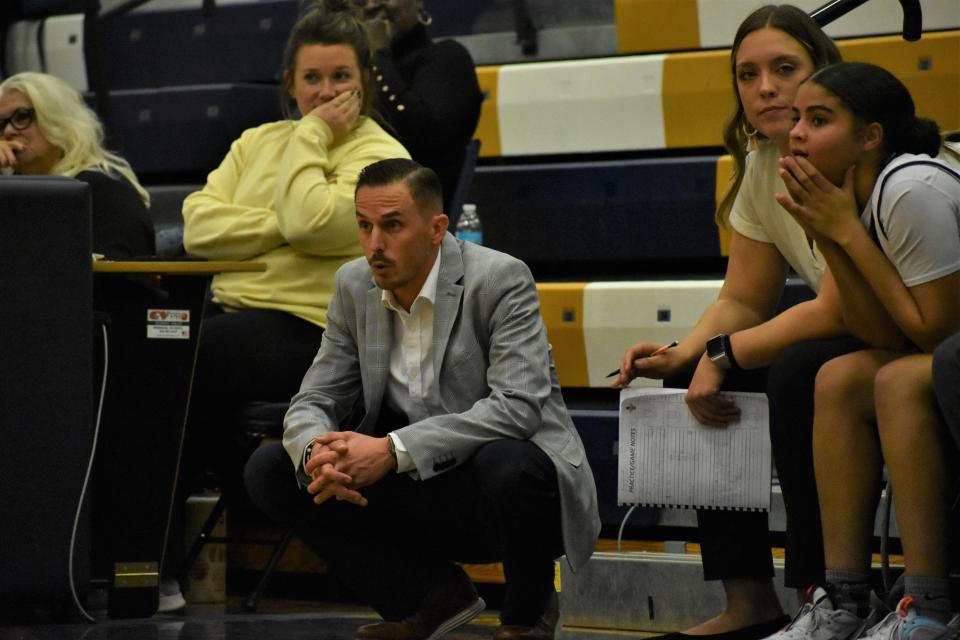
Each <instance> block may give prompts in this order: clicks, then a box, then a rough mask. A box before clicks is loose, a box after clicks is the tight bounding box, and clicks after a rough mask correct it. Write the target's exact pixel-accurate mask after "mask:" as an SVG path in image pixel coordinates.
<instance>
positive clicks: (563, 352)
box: [537, 282, 589, 387]
mask: <svg viewBox="0 0 960 640" xmlns="http://www.w3.org/2000/svg"><path fill="white" fill-rule="evenodd" d="M584 287H586V283H585V282H562V283H537V293H538V294H540V312H541V314H542V315H543V322H544V325H546V327H547V339H548V340H549V341H550V344H551V346H552V347H553V361H554V363H556V366H557V376H558V377H559V378H560V385H561V386H564V387H586V386H589V384H588V377H587V348H586V345H585V343H584V340H583V290H584Z"/></svg>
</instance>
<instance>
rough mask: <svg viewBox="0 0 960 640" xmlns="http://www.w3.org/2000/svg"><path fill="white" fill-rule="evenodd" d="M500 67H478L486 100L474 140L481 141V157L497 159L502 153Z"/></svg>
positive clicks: (479, 78) (478, 79) (478, 78)
mask: <svg viewBox="0 0 960 640" xmlns="http://www.w3.org/2000/svg"><path fill="white" fill-rule="evenodd" d="M499 75H500V67H499V66H490V67H477V81H478V82H479V83H480V90H481V91H483V94H484V100H483V104H482V105H481V107H480V122H478V123H477V132H476V133H475V134H473V137H474V138H477V139H478V140H480V155H481V156H485V157H496V156H499V155H500V154H501V151H500V118H499V115H498V113H497V96H498V92H497V79H498V77H499Z"/></svg>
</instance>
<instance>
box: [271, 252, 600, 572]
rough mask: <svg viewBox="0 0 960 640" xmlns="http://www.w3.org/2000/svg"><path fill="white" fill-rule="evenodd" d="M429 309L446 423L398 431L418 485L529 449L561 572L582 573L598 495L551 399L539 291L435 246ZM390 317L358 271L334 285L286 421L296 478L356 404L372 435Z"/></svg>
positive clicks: (511, 268) (501, 264) (522, 277)
mask: <svg viewBox="0 0 960 640" xmlns="http://www.w3.org/2000/svg"><path fill="white" fill-rule="evenodd" d="M440 255H441V258H440V273H439V279H438V282H437V296H436V303H435V306H434V335H433V340H434V344H433V356H434V370H435V371H436V380H435V384H438V385H439V386H440V393H439V396H440V400H441V402H442V404H443V407H444V409H445V410H446V413H444V414H442V415H435V416H431V417H429V418H427V419H425V420H421V421H419V422H415V423H413V424H411V425H409V426H407V427H403V428H402V429H400V430H398V431H397V435H399V436H400V439H401V440H402V441H403V443H404V445H405V446H406V447H407V449H408V451H409V453H410V455H411V457H412V458H413V461H414V463H415V464H416V467H417V472H418V473H419V475H420V478H421V480H429V479H430V478H432V477H434V476H436V475H438V474H440V473H443V472H445V471H448V470H450V469H453V468H454V467H456V466H458V465H460V464H462V463H463V462H464V461H466V460H467V459H469V458H470V456H471V455H473V453H474V451H476V450H477V449H478V448H479V447H480V446H481V445H483V444H484V443H485V442H490V441H492V440H497V439H500V438H517V439H529V440H531V441H532V442H534V443H535V444H536V445H537V446H539V447H540V448H541V449H543V451H544V452H546V454H547V455H548V456H549V457H550V459H551V460H552V461H553V464H554V466H555V467H556V469H557V478H558V480H559V484H560V499H561V505H562V510H563V540H564V549H565V552H566V556H567V560H568V562H569V563H570V566H571V568H573V569H577V568H578V567H580V566H581V565H583V563H585V562H586V561H587V559H588V558H589V557H590V554H591V553H593V549H594V547H595V545H596V541H597V536H598V535H599V532H600V517H599V515H598V512H597V490H596V486H595V485H594V481H593V472H592V471H591V470H590V465H589V464H588V463H587V458H586V453H585V452H584V449H583V443H582V442H581V441H580V436H579V435H578V434H577V431H576V429H575V428H574V426H573V421H572V420H571V419H570V415H569V414H568V413H567V409H566V407H565V406H564V403H563V399H562V397H561V395H560V384H559V382H558V380H557V373H556V369H555V368H554V365H553V358H552V357H551V354H550V345H549V344H548V343H547V335H546V330H545V329H544V326H543V320H542V318H541V316H540V303H539V299H538V297H537V290H536V285H535V283H534V281H533V277H532V276H531V274H530V271H529V269H528V268H527V266H526V265H525V264H523V262H521V261H520V260H517V259H516V258H513V257H510V256H508V255H506V254H503V253H500V252H497V251H493V250H491V249H486V248H484V247H480V246H477V245H474V244H470V243H464V242H462V241H460V240H458V239H456V238H454V237H453V236H452V235H450V234H449V233H448V234H447V235H446V236H445V237H444V239H443V244H442V251H441V254H440ZM392 343H393V314H392V313H390V312H389V311H388V310H387V309H386V308H384V306H383V303H382V302H381V289H380V288H379V287H378V286H377V285H376V284H375V283H374V281H373V278H372V276H371V274H370V268H369V266H368V265H367V263H366V260H365V259H363V258H359V259H357V260H354V261H352V262H349V263H347V264H346V265H344V266H343V267H342V268H341V269H340V270H339V271H338V272H337V276H336V284H335V288H334V295H333V299H332V300H331V301H330V307H329V309H328V311H327V329H326V331H325V333H324V335H323V342H322V344H321V346H320V351H319V352H318V353H317V357H316V358H315V359H314V361H313V364H312V365H311V366H310V368H309V369H308V370H307V373H306V375H305V376H304V379H303V384H302V385H301V387H300V392H299V393H298V394H297V395H296V396H294V397H293V400H292V401H291V405H290V410H289V411H288V412H287V415H286V419H285V420H284V433H283V445H284V447H285V448H286V451H287V453H288V454H289V455H290V458H291V461H292V463H293V466H294V470H296V468H297V467H298V465H299V464H300V457H301V455H302V452H303V448H304V447H305V446H306V444H307V443H308V442H309V441H310V440H311V439H312V438H314V437H315V436H318V435H321V434H323V433H326V432H327V431H332V430H337V429H339V428H340V425H344V424H346V423H347V421H348V420H349V419H350V417H351V414H352V412H353V411H354V408H355V407H356V406H358V403H359V401H360V399H361V398H362V403H363V407H364V416H363V419H362V421H361V422H360V424H359V426H358V427H357V431H358V432H361V433H373V430H374V427H375V425H376V423H377V417H378V415H379V412H380V407H381V405H382V403H383V395H384V393H385V391H386V387H387V378H388V377H389V375H390V350H391V347H392Z"/></svg>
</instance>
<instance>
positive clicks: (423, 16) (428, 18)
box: [417, 8, 433, 27]
mask: <svg viewBox="0 0 960 640" xmlns="http://www.w3.org/2000/svg"><path fill="white" fill-rule="evenodd" d="M417 20H418V21H419V22H420V24H422V25H423V26H425V27H429V26H430V25H431V24H433V16H432V15H430V14H429V13H427V10H426V9H422V8H421V9H420V11H418V12H417Z"/></svg>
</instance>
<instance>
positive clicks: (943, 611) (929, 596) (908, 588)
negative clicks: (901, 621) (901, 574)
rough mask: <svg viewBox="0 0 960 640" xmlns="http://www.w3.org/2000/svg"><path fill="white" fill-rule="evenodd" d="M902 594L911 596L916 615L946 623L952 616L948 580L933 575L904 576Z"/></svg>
mask: <svg viewBox="0 0 960 640" xmlns="http://www.w3.org/2000/svg"><path fill="white" fill-rule="evenodd" d="M903 594H904V595H905V596H910V597H911V598H913V608H914V610H915V611H916V612H917V615H921V616H926V617H927V618H933V619H934V620H937V621H939V622H942V623H944V624H946V623H947V622H950V618H952V617H953V611H952V610H953V607H951V606H950V582H949V580H947V579H946V578H937V577H935V576H906V577H905V578H904V581H903Z"/></svg>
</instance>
